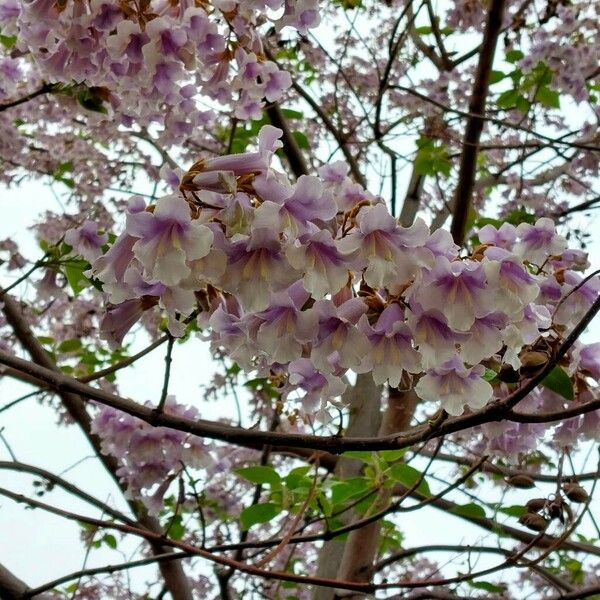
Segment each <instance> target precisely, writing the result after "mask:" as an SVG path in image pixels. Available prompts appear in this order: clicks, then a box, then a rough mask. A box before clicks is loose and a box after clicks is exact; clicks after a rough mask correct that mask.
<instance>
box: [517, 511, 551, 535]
mask: <svg viewBox="0 0 600 600" xmlns="http://www.w3.org/2000/svg"><path fill="white" fill-rule="evenodd" d="M519 523H521V525H525V527H527V528H528V529H532V530H533V531H545V530H546V527H548V521H546V519H544V517H542V516H540V515H538V514H537V513H530V512H528V513H525V514H524V515H521V517H520V518H519Z"/></svg>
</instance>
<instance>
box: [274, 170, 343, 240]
mask: <svg viewBox="0 0 600 600" xmlns="http://www.w3.org/2000/svg"><path fill="white" fill-rule="evenodd" d="M336 212H337V207H336V204H335V202H334V201H333V197H332V195H331V192H329V191H328V190H327V189H325V188H324V186H323V183H322V182H321V181H320V179H319V178H318V177H313V176H311V175H301V176H300V177H299V179H298V181H297V183H296V186H295V188H294V192H293V194H292V195H291V196H290V197H288V198H286V199H285V201H284V202H283V206H282V216H283V218H284V221H287V222H289V224H290V229H291V231H292V232H293V233H294V234H296V235H297V234H298V233H299V232H300V233H302V232H304V231H306V230H307V224H308V222H309V221H312V222H317V223H318V222H322V221H329V220H330V219H331V218H333V217H334V216H335V214H336Z"/></svg>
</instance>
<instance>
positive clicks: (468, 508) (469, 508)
mask: <svg viewBox="0 0 600 600" xmlns="http://www.w3.org/2000/svg"><path fill="white" fill-rule="evenodd" d="M450 512H451V513H453V514H455V515H460V516H462V517H475V518H477V519H485V518H486V514H485V510H484V509H483V508H482V507H481V506H479V504H475V502H469V503H468V504H461V505H457V506H454V507H453V508H452V509H451V510H450Z"/></svg>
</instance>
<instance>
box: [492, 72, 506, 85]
mask: <svg viewBox="0 0 600 600" xmlns="http://www.w3.org/2000/svg"><path fill="white" fill-rule="evenodd" d="M505 77H507V74H506V73H503V72H502V71H492V72H491V73H490V85H492V84H493V83H498V82H499V81H502V80H503V79H504V78H505Z"/></svg>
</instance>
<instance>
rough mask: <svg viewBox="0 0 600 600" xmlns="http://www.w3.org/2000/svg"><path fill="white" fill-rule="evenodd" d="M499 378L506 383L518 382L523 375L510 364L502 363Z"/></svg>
mask: <svg viewBox="0 0 600 600" xmlns="http://www.w3.org/2000/svg"><path fill="white" fill-rule="evenodd" d="M498 379H499V380H500V381H504V383H517V381H519V379H521V376H520V375H519V371H515V370H514V369H513V368H512V367H511V366H510V365H502V368H501V369H500V372H499V373H498Z"/></svg>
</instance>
